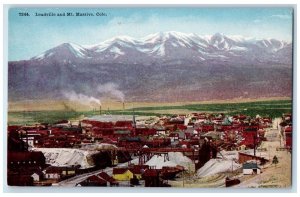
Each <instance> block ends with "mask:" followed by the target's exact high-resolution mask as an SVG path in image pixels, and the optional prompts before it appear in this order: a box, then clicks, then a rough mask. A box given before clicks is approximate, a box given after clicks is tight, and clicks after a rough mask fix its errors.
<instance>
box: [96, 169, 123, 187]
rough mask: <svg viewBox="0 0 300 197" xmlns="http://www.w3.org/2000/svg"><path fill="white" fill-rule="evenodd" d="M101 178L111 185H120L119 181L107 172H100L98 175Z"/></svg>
mask: <svg viewBox="0 0 300 197" xmlns="http://www.w3.org/2000/svg"><path fill="white" fill-rule="evenodd" d="M97 176H98V177H100V178H101V179H103V180H105V181H106V182H108V183H109V186H115V185H119V183H118V182H117V181H116V179H114V178H113V177H111V176H109V175H108V174H107V173H106V172H100V173H99V174H98V175H97Z"/></svg>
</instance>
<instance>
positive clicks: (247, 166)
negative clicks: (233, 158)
mask: <svg viewBox="0 0 300 197" xmlns="http://www.w3.org/2000/svg"><path fill="white" fill-rule="evenodd" d="M260 173H261V170H260V168H259V167H258V165H257V163H254V162H251V163H244V164H243V174H245V175H247V174H260Z"/></svg>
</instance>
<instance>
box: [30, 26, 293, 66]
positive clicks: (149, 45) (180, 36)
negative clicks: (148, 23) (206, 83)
mask: <svg viewBox="0 0 300 197" xmlns="http://www.w3.org/2000/svg"><path fill="white" fill-rule="evenodd" d="M286 48H291V45H290V44H289V43H287V42H284V41H279V40H276V39H262V40H258V39H254V38H245V37H242V36H226V35H224V34H221V33H216V34H214V35H211V36H200V35H197V34H194V33H191V34H187V33H181V32H175V31H169V32H159V33H155V34H150V35H148V36H146V37H143V38H140V39H135V38H132V37H129V36H118V37H114V38H111V39H109V40H106V41H104V42H101V43H99V44H96V45H92V46H85V47H83V46H80V45H78V44H74V43H64V44H62V45H59V46H57V47H55V48H53V49H50V50H48V51H46V52H44V53H42V54H40V55H38V56H35V57H33V58H32V60H38V61H47V60H53V59H54V60H57V61H62V60H65V59H67V60H70V61H76V60H80V61H82V60H87V59H89V60H93V61H95V62H101V63H143V64H148V63H155V62H160V63H161V62H166V61H173V60H189V61H193V62H202V61H209V60H212V59H213V60H218V58H220V59H221V60H222V59H224V58H225V59H230V58H236V57H241V58H245V60H247V61H254V60H256V61H260V62H263V61H267V59H270V61H275V62H278V61H279V62H280V59H282V58H284V59H285V60H286V57H281V56H279V55H280V54H286V53H288V52H289V51H290V50H286ZM279 51H285V52H280V53H278V52H279ZM274 56H275V57H276V58H273V57H274Z"/></svg>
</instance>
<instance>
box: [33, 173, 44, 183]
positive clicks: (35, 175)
mask: <svg viewBox="0 0 300 197" xmlns="http://www.w3.org/2000/svg"><path fill="white" fill-rule="evenodd" d="M43 176H44V174H43V172H42V171H36V172H34V173H33V174H32V175H31V177H32V178H33V181H34V182H39V181H41V180H42V179H43Z"/></svg>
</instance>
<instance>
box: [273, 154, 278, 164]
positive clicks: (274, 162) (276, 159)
mask: <svg viewBox="0 0 300 197" xmlns="http://www.w3.org/2000/svg"><path fill="white" fill-rule="evenodd" d="M272 164H275V167H276V164H278V158H277V157H276V155H275V156H274V157H273V161H272Z"/></svg>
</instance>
